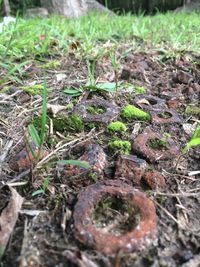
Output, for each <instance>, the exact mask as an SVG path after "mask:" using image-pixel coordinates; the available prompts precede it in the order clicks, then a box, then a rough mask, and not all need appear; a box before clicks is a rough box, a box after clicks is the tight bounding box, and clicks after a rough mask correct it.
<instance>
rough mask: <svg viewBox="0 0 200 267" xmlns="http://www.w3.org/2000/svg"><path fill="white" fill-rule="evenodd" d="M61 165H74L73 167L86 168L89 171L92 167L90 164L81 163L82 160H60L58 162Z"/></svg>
mask: <svg viewBox="0 0 200 267" xmlns="http://www.w3.org/2000/svg"><path fill="white" fill-rule="evenodd" d="M57 163H58V164H60V165H73V166H78V167H80V168H84V169H89V168H90V167H91V166H90V164H89V163H88V162H86V161H80V160H73V159H70V160H59V161H58V162H57Z"/></svg>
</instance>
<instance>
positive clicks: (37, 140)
mask: <svg viewBox="0 0 200 267" xmlns="http://www.w3.org/2000/svg"><path fill="white" fill-rule="evenodd" d="M46 120H47V86H46V80H45V81H44V87H43V105H42V117H41V131H40V135H39V134H38V131H37V129H36V128H35V126H34V125H33V124H29V125H28V134H29V136H30V137H31V139H32V141H33V142H34V144H35V145H36V147H37V148H38V152H37V154H36V153H35V152H34V150H33V148H32V146H31V144H30V143H29V138H28V140H27V145H28V147H29V149H30V151H31V153H32V154H33V156H34V158H35V159H36V161H38V160H39V159H40V155H41V151H42V147H43V144H44V140H45V127H46Z"/></svg>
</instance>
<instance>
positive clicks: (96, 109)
mask: <svg viewBox="0 0 200 267" xmlns="http://www.w3.org/2000/svg"><path fill="white" fill-rule="evenodd" d="M86 111H87V113H89V114H91V115H97V114H103V113H105V112H106V111H107V109H106V108H105V107H103V106H101V105H98V106H97V105H90V106H88V107H87V108H86Z"/></svg>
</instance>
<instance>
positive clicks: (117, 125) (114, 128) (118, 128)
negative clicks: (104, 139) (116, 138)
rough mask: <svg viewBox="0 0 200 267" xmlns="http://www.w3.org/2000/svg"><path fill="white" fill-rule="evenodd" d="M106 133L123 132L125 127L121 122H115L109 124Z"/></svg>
mask: <svg viewBox="0 0 200 267" xmlns="http://www.w3.org/2000/svg"><path fill="white" fill-rule="evenodd" d="M107 129H108V131H110V132H113V133H116V132H118V133H120V132H125V131H126V126H125V124H124V123H123V122H121V121H115V122H111V123H110V124H109V125H108V127H107Z"/></svg>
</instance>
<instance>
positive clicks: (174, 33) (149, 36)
mask: <svg viewBox="0 0 200 267" xmlns="http://www.w3.org/2000/svg"><path fill="white" fill-rule="evenodd" d="M199 22H200V18H199V15H198V14H195V13H191V14H187V13H184V12H183V13H177V14H174V13H167V14H157V15H155V16H152V17H151V16H142V15H140V16H133V15H124V16H107V15H103V14H101V15H99V14H89V15H87V16H84V17H82V18H79V19H71V20H69V19H66V18H61V17H55V16H54V17H50V18H44V19H39V18H37V19H28V20H24V19H21V18H19V19H18V22H17V23H16V25H15V26H14V25H13V26H10V27H8V28H6V29H5V30H4V31H3V33H1V34H0V55H1V57H5V53H6V56H9V57H10V58H11V59H13V58H15V59H16V58H17V59H23V60H24V59H25V58H26V59H27V57H28V58H29V57H30V58H34V57H36V56H48V55H50V54H63V53H66V52H68V51H69V48H70V45H71V42H72V41H74V40H76V41H77V40H79V42H80V43H81V44H80V47H79V48H80V50H81V54H82V55H84V56H85V55H87V56H88V55H91V54H95V55H96V54H100V55H101V54H103V53H104V52H105V50H106V48H105V47H101V48H100V49H98V51H95V49H96V46H97V45H98V44H99V42H106V41H108V40H110V41H111V42H112V43H114V44H115V45H117V42H118V41H121V42H126V41H129V42H131V43H132V45H133V48H134V49H137V50H138V49H142V50H147V49H152V48H153V49H170V50H193V51H196V52H198V51H199V47H200V36H199V34H200V33H199V32H200V23H199ZM11 36H12V39H11Z"/></svg>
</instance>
